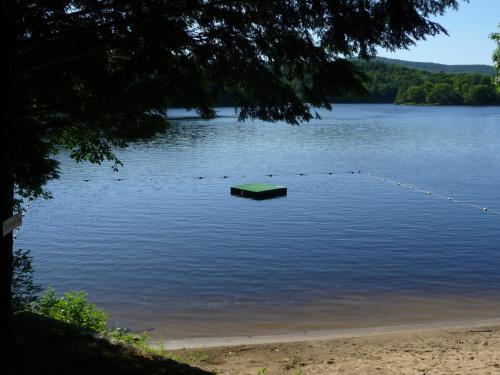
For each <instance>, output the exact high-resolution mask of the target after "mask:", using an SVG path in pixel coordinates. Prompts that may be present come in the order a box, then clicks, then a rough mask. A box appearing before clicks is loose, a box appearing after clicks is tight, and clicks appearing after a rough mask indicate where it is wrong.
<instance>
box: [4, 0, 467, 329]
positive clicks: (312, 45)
mask: <svg viewBox="0 0 500 375" xmlns="http://www.w3.org/2000/svg"><path fill="white" fill-rule="evenodd" d="M457 3H458V0H433V1H422V0H282V1H277V0H275V1H273V0H243V1H229V0H178V1H175V0H156V1H155V0H149V1H146V0H142V1H141V0H128V1H127V0H100V1H98V0H68V1H62V0H36V1H35V0H0V7H1V9H0V14H1V16H0V17H1V24H2V50H3V51H4V58H2V62H1V64H2V66H1V72H2V80H3V82H2V88H3V92H4V98H5V99H4V100H3V101H2V102H1V116H2V119H1V121H2V126H1V134H0V142H1V146H0V149H1V161H2V164H1V165H2V168H1V169H2V170H1V178H0V196H1V205H0V219H1V220H2V222H3V221H4V220H5V219H6V218H8V217H10V216H11V215H12V213H13V210H14V209H15V206H16V202H15V197H21V198H24V199H26V198H31V199H33V198H36V197H39V196H43V195H45V194H47V193H46V192H44V190H43V186H44V184H45V183H46V182H47V181H48V180H50V179H53V178H56V177H57V174H58V164H57V162H56V161H55V160H54V159H53V158H51V156H52V155H53V154H54V153H55V152H57V150H59V149H61V148H65V149H68V150H70V152H71V155H72V157H73V158H74V159H75V160H76V161H83V160H88V161H90V162H94V163H99V162H101V161H103V160H106V159H108V160H112V161H113V160H114V161H115V162H116V163H118V162H119V161H118V160H116V159H115V157H114V155H113V152H112V149H113V147H121V146H126V144H127V142H129V141H131V140H134V139H138V138H147V137H150V136H152V135H153V134H155V133H156V132H159V131H161V130H162V129H163V128H164V126H165V108H166V107H168V106H169V105H172V104H175V105H178V106H182V107H186V108H194V109H196V110H197V111H198V112H199V113H200V115H201V116H202V117H204V118H210V117H212V116H213V115H214V112H213V111H212V109H211V106H212V105H213V103H214V102H215V101H216V99H217V97H218V95H219V94H220V92H221V91H222V89H225V90H227V91H228V92H229V93H230V95H231V96H232V99H233V100H234V103H235V104H236V106H237V107H238V113H239V118H240V119H241V120H243V119H246V118H259V119H263V120H267V121H278V120H285V121H287V122H290V123H296V122H300V121H304V120H309V119H310V118H311V116H312V114H311V111H310V110H311V108H312V106H319V107H324V108H327V109H329V108H330V104H329V102H328V100H327V98H328V97H331V96H338V95H341V94H344V93H349V92H352V91H356V90H361V89H362V86H361V85H360V82H359V78H360V76H359V74H358V72H357V71H356V70H355V68H354V66H353V65H352V64H351V63H350V62H349V61H348V60H347V58H349V57H353V56H357V57H360V58H369V57H370V56H373V55H374V53H375V49H376V48H377V47H379V46H380V47H383V48H386V49H389V50H393V49H396V48H405V47H408V46H410V45H411V44H413V43H414V41H415V40H418V39H423V38H425V37H426V36H427V35H434V34H437V33H440V32H445V30H444V29H443V28H442V27H441V26H440V25H439V24H437V23H435V22H432V21H431V20H430V17H431V16H433V15H436V14H442V13H443V12H445V10H446V9H447V8H449V7H452V8H456V7H457ZM298 92H300V93H301V95H302V98H303V99H304V100H300V99H299V96H298ZM305 103H307V104H305ZM0 275H1V276H0V328H2V331H3V332H4V333H5V332H6V331H8V329H7V328H8V327H9V325H8V321H9V320H8V319H9V316H10V314H11V311H10V300H11V280H12V235H8V236H6V237H2V240H1V248H0Z"/></svg>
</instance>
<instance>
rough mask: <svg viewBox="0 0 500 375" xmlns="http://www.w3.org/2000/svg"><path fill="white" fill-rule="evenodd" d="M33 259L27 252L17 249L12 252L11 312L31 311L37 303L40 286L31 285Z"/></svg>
mask: <svg viewBox="0 0 500 375" xmlns="http://www.w3.org/2000/svg"><path fill="white" fill-rule="evenodd" d="M32 260H33V258H32V257H31V255H30V252H29V250H23V249H18V250H16V251H15V252H14V261H13V268H14V269H13V272H14V274H13V278H12V311H13V312H14V313H19V312H22V311H31V310H32V309H33V305H34V304H35V303H36V302H37V300H38V297H37V293H39V292H40V291H41V288H40V286H38V285H35V284H34V283H33V266H32V264H31V262H32Z"/></svg>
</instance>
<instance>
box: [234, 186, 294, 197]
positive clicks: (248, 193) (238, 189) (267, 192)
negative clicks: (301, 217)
mask: <svg viewBox="0 0 500 375" xmlns="http://www.w3.org/2000/svg"><path fill="white" fill-rule="evenodd" d="M286 194H287V189H286V187H285V186H279V185H271V184H261V183H254V184H245V185H237V186H232V187H231V195H238V196H240V197H245V198H253V199H268V198H275V197H282V196H285V195H286Z"/></svg>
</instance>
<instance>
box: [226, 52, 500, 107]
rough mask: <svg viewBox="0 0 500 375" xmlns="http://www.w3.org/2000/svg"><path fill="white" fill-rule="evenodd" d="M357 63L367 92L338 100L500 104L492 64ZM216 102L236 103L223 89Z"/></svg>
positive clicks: (374, 61)
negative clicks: (362, 74) (363, 75)
mask: <svg viewBox="0 0 500 375" xmlns="http://www.w3.org/2000/svg"><path fill="white" fill-rule="evenodd" d="M353 62H354V64H355V65H357V67H358V70H359V71H361V72H363V73H364V74H365V79H364V86H365V88H366V90H367V93H366V94H365V95H360V96H343V97H333V98H331V101H332V102H334V103H394V104H413V105H477V106H479V105H500V89H499V88H497V87H495V85H494V83H493V80H494V78H493V74H494V69H493V67H492V66H489V65H444V64H434V63H422V62H413V61H404V60H395V59H385V58H376V59H374V60H371V61H358V60H355V61H353ZM409 67H414V68H409ZM458 72H460V73H458ZM216 105H218V106H233V105H234V102H233V100H232V98H231V95H230V94H229V93H228V92H227V91H225V90H222V93H221V95H220V97H219V100H218V101H217V103H216Z"/></svg>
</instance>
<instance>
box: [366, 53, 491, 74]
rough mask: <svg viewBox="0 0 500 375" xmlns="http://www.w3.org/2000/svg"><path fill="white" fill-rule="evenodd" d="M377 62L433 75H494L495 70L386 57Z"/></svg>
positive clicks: (484, 67)
mask: <svg viewBox="0 0 500 375" xmlns="http://www.w3.org/2000/svg"><path fill="white" fill-rule="evenodd" d="M375 60H378V61H382V62H384V63H386V64H393V65H399V66H403V67H405V68H409V69H419V70H425V71H427V72H431V73H441V72H443V73H451V74H460V73H480V74H487V75H493V74H494V73H495V69H494V68H493V66H491V65H446V64H436V63H429V62H416V61H406V60H398V59H389V58H386V57H377V58H376V59H375Z"/></svg>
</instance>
